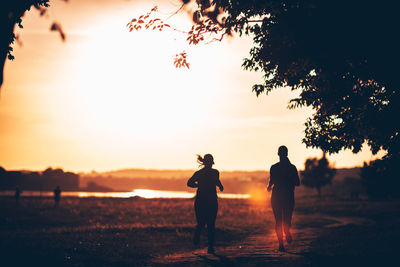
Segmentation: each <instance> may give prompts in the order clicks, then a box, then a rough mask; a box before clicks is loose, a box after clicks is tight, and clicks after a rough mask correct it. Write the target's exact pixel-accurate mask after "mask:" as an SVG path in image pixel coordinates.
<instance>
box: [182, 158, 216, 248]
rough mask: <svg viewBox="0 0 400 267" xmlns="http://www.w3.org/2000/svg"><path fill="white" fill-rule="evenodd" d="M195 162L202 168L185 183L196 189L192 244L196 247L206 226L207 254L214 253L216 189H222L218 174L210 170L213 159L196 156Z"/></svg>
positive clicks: (214, 170)
mask: <svg viewBox="0 0 400 267" xmlns="http://www.w3.org/2000/svg"><path fill="white" fill-rule="evenodd" d="M197 162H198V163H200V165H201V166H203V168H202V169H200V170H198V171H197V172H195V173H194V174H193V176H192V177H191V178H190V179H189V181H188V182H187V186H189V187H193V188H197V192H196V197H195V201H194V210H195V212H196V221H197V225H196V230H195V233H194V237H193V243H194V244H195V245H198V244H199V242H200V233H201V232H202V230H203V229H204V226H205V225H206V224H207V232H208V253H214V239H215V219H216V218H217V211H218V199H217V190H216V187H217V186H218V187H219V190H221V192H222V191H223V190H224V187H223V186H222V184H221V181H220V180H219V172H218V170H216V169H213V168H212V165H213V164H214V158H213V156H212V155H211V154H206V155H204V158H202V157H201V156H200V155H198V156H197Z"/></svg>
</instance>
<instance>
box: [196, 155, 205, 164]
mask: <svg viewBox="0 0 400 267" xmlns="http://www.w3.org/2000/svg"><path fill="white" fill-rule="evenodd" d="M197 163H198V164H199V167H201V166H204V159H203V157H202V156H200V155H199V154H197Z"/></svg>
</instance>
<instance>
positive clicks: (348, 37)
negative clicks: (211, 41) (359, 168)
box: [184, 0, 400, 155]
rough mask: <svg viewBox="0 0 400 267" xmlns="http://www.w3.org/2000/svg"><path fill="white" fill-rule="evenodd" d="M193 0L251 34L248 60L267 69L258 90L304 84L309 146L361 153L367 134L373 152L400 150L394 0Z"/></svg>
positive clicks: (248, 65)
mask: <svg viewBox="0 0 400 267" xmlns="http://www.w3.org/2000/svg"><path fill="white" fill-rule="evenodd" d="M184 2H187V1H184ZM196 2H197V3H198V6H199V10H198V12H200V13H201V15H202V17H203V18H204V19H206V18H208V19H211V20H212V21H213V22H214V23H215V24H217V25H219V26H222V27H223V30H224V31H225V33H227V34H231V33H238V34H240V35H242V34H249V35H251V36H252V37H253V47H252V48H251V50H250V56H249V57H248V58H246V59H245V60H244V62H243V68H244V69H246V70H251V71H261V72H262V73H263V74H264V82H263V83H262V84H256V85H254V86H253V91H254V92H255V93H256V94H257V96H258V95H260V94H262V93H268V92H270V91H271V90H273V89H276V88H280V87H284V86H289V87H291V88H292V89H293V90H295V89H297V90H299V91H300V92H299V97H298V98H295V99H292V100H291V101H290V104H289V107H290V108H297V107H301V106H310V107H312V108H313V109H314V110H315V113H314V114H313V116H312V117H311V118H309V119H308V120H307V122H306V123H305V126H306V129H305V137H304V139H303V142H304V143H305V144H306V145H307V146H309V147H317V148H322V149H323V150H325V151H327V152H338V151H339V150H341V149H351V150H352V151H353V152H354V153H357V152H359V151H360V149H361V147H362V145H363V143H365V142H367V143H368V145H369V146H370V148H371V150H372V152H373V153H377V152H378V151H379V150H380V149H383V150H386V151H387V152H388V153H389V155H393V154H398V153H399V140H400V137H399V120H398V119H396V115H397V114H399V113H400V112H399V111H400V110H399V109H400V97H399V92H398V87H399V79H398V78H397V75H396V71H397V68H396V65H397V62H398V61H399V52H398V48H399V40H398V39H399V38H397V31H398V29H397V24H398V23H397V22H396V20H397V19H396V18H397V16H396V13H397V9H396V8H395V7H394V6H393V2H391V1H379V2H378V1H373V2H372V1H317V0H292V1H290V0H286V1H282V0H280V1H279V0H267V1H266V0H236V1H228V0H214V1H211V2H210V1H208V0H197V1H196ZM210 6H211V7H210ZM197 23H198V22H197ZM200 23H201V22H200Z"/></svg>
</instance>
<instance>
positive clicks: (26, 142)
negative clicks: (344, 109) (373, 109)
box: [0, 0, 371, 171]
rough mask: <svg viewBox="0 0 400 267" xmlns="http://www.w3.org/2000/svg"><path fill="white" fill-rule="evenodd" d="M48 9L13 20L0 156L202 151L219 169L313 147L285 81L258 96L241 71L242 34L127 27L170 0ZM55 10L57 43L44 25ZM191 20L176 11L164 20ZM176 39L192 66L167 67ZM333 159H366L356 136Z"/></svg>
mask: <svg viewBox="0 0 400 267" xmlns="http://www.w3.org/2000/svg"><path fill="white" fill-rule="evenodd" d="M51 5H52V7H51V8H50V9H49V12H50V13H49V18H43V17H42V18H41V17H39V13H38V12H37V11H36V10H31V11H30V12H27V13H26V14H25V17H24V18H23V26H24V28H23V29H18V30H17V32H18V33H19V34H20V36H21V40H22V43H23V45H22V46H18V45H15V46H14V49H15V52H14V55H15V58H16V59H15V60H14V61H7V62H6V67H5V82H4V85H3V87H2V89H1V98H0V166H2V167H4V168H5V169H8V170H10V169H32V170H43V169H45V168H47V167H49V166H52V167H61V168H63V169H65V170H71V171H91V170H97V171H105V170H114V169H120V168H162V169H192V168H197V163H196V158H195V155H196V154H204V153H211V154H213V155H214V158H215V163H216V165H215V167H216V168H218V169H221V170H260V169H266V168H269V166H270V165H271V164H273V163H275V162H276V161H277V160H278V157H277V155H276V152H277V148H278V147H279V146H280V145H283V144H285V145H286V146H287V147H288V148H289V158H290V159H291V161H292V162H293V163H294V164H295V165H296V166H297V167H298V168H299V169H302V168H303V166H304V161H305V159H306V158H307V157H311V156H320V155H321V151H318V150H311V149H306V147H305V145H304V144H302V143H301V139H302V137H303V135H304V133H303V131H304V126H303V124H304V122H305V119H306V118H307V117H308V116H310V115H311V114H312V112H311V110H310V109H307V108H303V109H297V110H288V109H287V108H286V107H287V104H288V101H289V100H290V99H291V98H293V97H294V96H295V95H296V92H290V90H289V89H287V88H283V89H280V90H276V91H274V92H272V93H270V95H268V96H266V95H262V96H260V97H258V98H257V97H256V95H255V94H254V93H252V92H251V86H252V84H254V83H259V82H261V74H260V73H254V72H248V71H243V70H242V69H241V63H242V59H243V58H245V57H247V55H248V51H249V48H250V47H251V43H252V42H251V39H250V38H230V39H226V40H224V41H223V42H221V43H218V42H215V43H212V44H208V45H201V46H198V47H189V46H188V44H187V43H186V42H185V38H184V36H183V35H181V34H178V33H172V32H170V31H166V32H161V33H159V32H152V31H141V32H131V33H129V31H128V29H127V28H126V24H127V23H128V22H129V21H130V20H131V19H132V18H133V17H137V16H139V15H140V14H144V13H146V12H148V11H149V10H150V9H151V8H152V7H153V6H155V5H158V6H159V10H160V12H161V14H160V16H165V17H167V16H168V14H169V13H171V12H173V11H175V10H176V9H177V8H178V7H179V2H178V1H176V0H158V1H154V2H152V1H138V0H132V1H123V0H79V1H78V0H70V1H69V2H68V3H65V2H64V1H61V0H60V1H58V0H56V1H51ZM54 20H56V21H59V22H60V23H61V25H62V26H63V29H64V31H65V33H66V35H67V39H66V42H65V43H63V42H62V41H61V39H60V38H59V36H58V34H57V33H55V32H49V27H50V24H51V22H52V21H54ZM169 23H170V24H173V25H176V26H177V27H180V28H182V29H187V28H188V27H190V26H191V25H190V19H189V17H188V16H187V14H186V13H185V12H182V13H181V14H180V15H179V16H175V17H173V18H171V19H170V20H169ZM183 50H186V52H187V53H188V57H189V58H188V60H189V62H190V64H191V65H190V69H189V70H186V69H175V68H174V66H173V56H174V55H175V54H176V53H179V52H181V51H183ZM330 159H331V161H333V162H334V163H335V165H336V167H345V166H347V167H348V166H360V165H361V164H362V162H363V161H369V160H370V159H371V153H370V152H369V151H368V148H367V147H365V148H364V150H363V152H361V153H359V154H357V155H353V154H352V153H351V152H350V151H346V152H341V153H339V154H336V155H332V156H330Z"/></svg>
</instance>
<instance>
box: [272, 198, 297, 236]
mask: <svg viewBox="0 0 400 267" xmlns="http://www.w3.org/2000/svg"><path fill="white" fill-rule="evenodd" d="M271 206H272V211H273V212H274V217H275V231H276V235H277V237H278V241H279V243H282V242H283V241H282V235H283V233H282V228H283V230H284V231H285V234H286V236H290V227H291V226H292V214H293V209H294V193H291V192H290V193H282V192H272V196H271Z"/></svg>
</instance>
